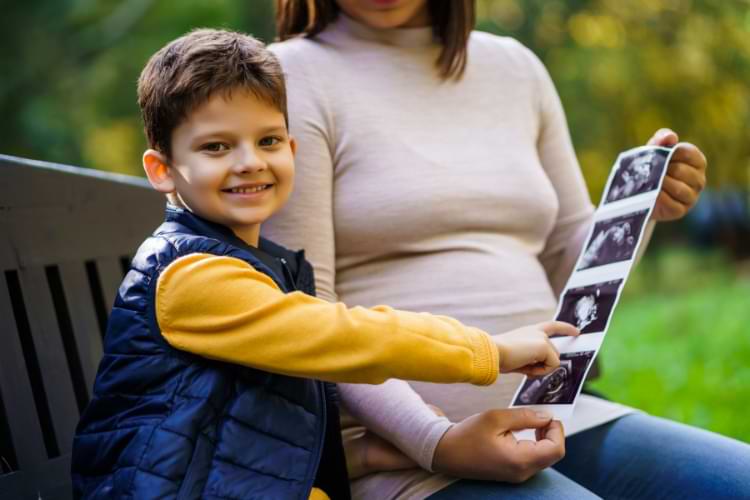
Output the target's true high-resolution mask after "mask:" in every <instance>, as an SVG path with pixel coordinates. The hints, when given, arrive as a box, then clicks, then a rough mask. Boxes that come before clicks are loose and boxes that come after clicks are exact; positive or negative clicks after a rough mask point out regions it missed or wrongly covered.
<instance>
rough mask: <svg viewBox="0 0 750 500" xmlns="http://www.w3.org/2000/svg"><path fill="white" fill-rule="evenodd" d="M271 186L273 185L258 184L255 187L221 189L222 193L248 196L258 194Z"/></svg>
mask: <svg viewBox="0 0 750 500" xmlns="http://www.w3.org/2000/svg"><path fill="white" fill-rule="evenodd" d="M271 186H273V184H258V185H255V186H238V187H232V188H226V189H222V191H223V192H225V193H232V194H250V193H259V192H261V191H265V190H266V189H268V188H270V187H271Z"/></svg>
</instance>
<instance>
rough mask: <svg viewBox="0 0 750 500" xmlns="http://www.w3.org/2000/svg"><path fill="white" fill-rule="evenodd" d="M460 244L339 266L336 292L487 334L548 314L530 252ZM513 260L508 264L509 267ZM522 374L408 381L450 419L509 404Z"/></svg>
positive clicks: (544, 288)
mask: <svg viewBox="0 0 750 500" xmlns="http://www.w3.org/2000/svg"><path fill="white" fill-rule="evenodd" d="M493 247H494V249H497V250H494V249H493V251H492V252H487V251H486V250H487V249H486V248H484V249H483V248H478V247H474V248H472V247H468V246H467V247H459V246H454V247H453V248H452V249H450V250H447V249H443V250H441V251H435V252H426V253H422V254H419V255H413V256H409V257H405V256H403V255H402V256H398V257H397V258H392V259H380V260H376V261H373V262H367V263H362V262H359V263H358V265H357V266H353V267H352V268H351V270H349V271H346V270H343V272H342V270H337V276H336V282H337V288H336V291H337V293H338V295H339V299H340V300H342V301H343V302H345V303H346V304H347V305H349V306H354V305H362V306H375V305H379V304H387V305H389V306H392V307H395V308H397V309H403V310H407V311H415V312H429V313H432V314H440V315H445V316H451V317H453V318H456V319H458V320H459V321H461V322H462V323H464V324H466V325H469V326H473V327H477V328H481V329H482V330H484V331H486V332H487V333H489V334H491V335H496V334H502V333H505V332H507V331H509V330H513V329H515V328H519V327H522V326H526V325H529V324H534V323H539V322H542V321H547V320H550V319H552V316H553V314H554V310H555V307H556V299H555V297H554V295H553V292H552V290H551V288H550V286H549V283H548V281H547V277H546V274H545V272H544V269H543V268H542V266H541V265H540V264H539V261H538V260H537V259H536V257H535V256H533V255H529V254H528V253H524V252H522V251H518V249H512V248H511V249H508V248H507V247H505V248H502V249H498V247H497V246H493ZM511 263H512V264H511ZM520 381H521V376H518V375H501V376H500V377H498V380H497V381H496V382H495V384H493V385H492V386H488V387H476V386H473V385H470V384H452V385H444V384H431V383H425V382H414V383H411V385H412V387H413V388H414V389H415V390H416V391H417V392H418V393H419V394H420V396H422V398H423V399H424V400H425V401H426V402H428V403H430V404H434V405H437V406H438V407H440V408H442V409H443V411H444V412H445V413H446V415H447V416H448V417H449V418H450V419H451V420H453V421H458V420H461V419H463V418H465V417H466V416H468V415H472V414H474V413H477V412H480V411H483V410H487V409H491V408H506V407H508V405H509V403H510V400H511V398H512V396H513V394H514V393H515V390H516V388H517V386H518V384H519V383H520Z"/></svg>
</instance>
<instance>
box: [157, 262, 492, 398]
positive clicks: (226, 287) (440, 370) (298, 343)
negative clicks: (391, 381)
mask: <svg viewBox="0 0 750 500" xmlns="http://www.w3.org/2000/svg"><path fill="white" fill-rule="evenodd" d="M156 316H157V321H158V323H159V327H160V328H161V332H162V335H163V336H164V338H165V339H166V340H167V342H169V343H170V344H171V345H172V346H173V347H175V348H177V349H181V350H184V351H188V352H192V353H195V354H198V355H200V356H205V357H207V358H212V359H218V360H222V361H226V362H229V363H235V364H241V365H246V366H251V367H254V368H258V369H262V370H266V371H270V372H275V373H282V374H285V375H292V376H298V377H310V378H316V379H321V380H328V381H333V382H356V383H370V384H377V383H381V382H383V381H385V380H387V379H388V378H401V379H407V380H423V381H430V382H444V383H450V382H470V383H473V384H478V385H488V384H491V383H492V382H494V380H495V379H496V378H497V374H498V367H499V359H498V349H497V347H496V345H495V344H494V343H493V340H492V339H491V337H490V336H489V335H488V334H486V333H484V332H483V331H481V330H478V329H476V328H470V327H466V326H464V325H462V324H461V323H459V322H458V321H455V320H453V319H451V318H446V317H442V316H434V315H430V314H425V313H410V312H404V311H398V310H394V309H391V308H389V307H387V306H377V307H373V308H369V309H366V308H362V307H354V308H347V307H346V306H345V305H343V304H341V303H330V302H326V301H323V300H320V299H317V298H315V297H311V296H309V295H306V294H303V293H301V292H293V293H284V292H282V291H281V290H280V289H279V288H278V287H277V286H276V284H275V283H274V282H273V281H272V280H271V279H270V278H269V277H268V276H266V275H265V274H262V273H260V272H259V271H257V270H255V269H254V268H253V267H252V266H250V265H249V264H247V263H245V262H243V261H241V260H239V259H235V258H231V257H217V256H214V255H208V254H191V255H188V256H185V257H181V258H179V259H177V260H176V261H174V262H172V263H171V264H170V265H169V266H168V267H167V268H166V269H165V270H164V271H163V272H162V273H161V275H160V277H159V281H158V284H157V290H156Z"/></svg>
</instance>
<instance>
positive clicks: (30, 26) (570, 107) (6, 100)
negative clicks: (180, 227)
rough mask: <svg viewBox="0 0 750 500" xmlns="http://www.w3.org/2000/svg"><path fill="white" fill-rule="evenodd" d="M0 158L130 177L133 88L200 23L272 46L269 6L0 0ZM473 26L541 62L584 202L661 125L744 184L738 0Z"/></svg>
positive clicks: (601, 8) (215, 0) (619, 4)
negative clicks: (519, 45)
mask: <svg viewBox="0 0 750 500" xmlns="http://www.w3.org/2000/svg"><path fill="white" fill-rule="evenodd" d="M2 9H3V13H4V15H3V16H2V18H1V19H0V33H1V34H0V36H1V37H2V40H0V41H1V42H2V43H0V112H2V116H3V118H4V119H3V120H2V122H0V152H3V153H8V154H16V155H20V156H27V157H32V158H38V159H44V160H52V161H59V162H64V163H73V164H80V165H86V166H92V167H96V168H102V169H107V170H115V171H120V172H127V173H133V174H139V173H140V167H139V164H140V160H139V156H140V151H141V150H142V149H143V147H144V145H145V143H144V141H143V138H142V134H141V131H140V119H139V116H138V109H137V106H136V105H135V81H136V79H137V77H138V74H139V72H140V69H141V68H142V66H143V64H144V63H145V62H146V60H147V58H148V57H149V55H150V54H151V53H152V52H153V51H154V50H156V49H157V48H158V47H160V46H162V45H163V44H164V43H166V42H167V41H169V40H171V39H173V38H175V37H177V36H179V35H180V34H182V33H184V32H186V31H188V30H190V29H192V28H195V27H201V26H220V27H226V28H231V29H237V30H242V31H247V32H250V33H253V34H255V35H256V36H258V37H259V38H261V39H263V40H265V41H270V40H272V38H273V7H272V1H271V0H253V1H248V0H208V1H206V0H203V1H199V0H183V1H182V2H179V3H177V2H170V1H166V0H162V1H157V0H124V1H115V0H64V1H61V0H35V1H34V2H3V6H2ZM478 9H479V12H478V13H479V29H482V30H486V31H492V32H495V33H499V34H506V35H509V36H513V37H515V38H518V39H519V40H521V41H522V42H523V43H524V44H526V45H528V46H529V47H531V49H532V50H534V52H536V53H537V54H538V55H539V56H540V57H541V58H542V60H544V62H545V63H546V64H547V66H548V68H549V70H550V73H551V74H552V77H553V79H554V80H555V82H556V84H557V86H558V89H559V91H560V94H561V97H562V100H563V103H564V104H565V107H566V110H567V114H568V121H569V122H570V126H571V131H572V134H573V140H574V143H575V145H576V149H577V151H578V156H579V159H580V160H581V164H582V166H583V169H584V172H585V174H586V178H587V181H588V183H589V187H590V189H591V194H592V197H593V198H594V200H597V199H598V198H599V196H600V193H601V189H602V187H603V185H604V182H605V180H606V175H607V174H608V172H609V168H610V166H611V163H612V161H613V160H614V158H615V156H616V154H617V153H618V152H619V151H622V150H623V149H626V148H629V147H632V146H635V145H638V144H641V143H643V142H644V141H645V140H646V139H648V138H649V137H650V135H651V133H652V132H654V131H655V130H656V129H657V128H659V127H663V126H669V127H672V128H674V129H675V130H677V131H678V132H679V133H680V135H681V137H682V138H683V139H684V140H688V141H691V142H694V143H696V144H699V145H700V146H701V147H702V148H703V149H704V151H705V152H706V154H707V155H708V157H709V161H710V181H711V183H712V184H713V185H717V186H720V185H727V184H734V185H737V186H741V187H745V188H747V187H749V186H750V178H749V177H750V176H749V171H750V140H748V138H747V137H746V134H747V132H746V128H747V124H748V123H749V122H750V87H749V86H748V85H747V82H749V81H750V0H630V1H628V2H623V1H621V0H478Z"/></svg>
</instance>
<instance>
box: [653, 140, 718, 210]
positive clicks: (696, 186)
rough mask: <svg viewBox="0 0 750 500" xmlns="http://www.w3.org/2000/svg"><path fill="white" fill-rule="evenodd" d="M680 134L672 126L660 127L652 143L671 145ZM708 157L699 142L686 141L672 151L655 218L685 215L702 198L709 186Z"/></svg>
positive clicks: (675, 142) (657, 202)
mask: <svg viewBox="0 0 750 500" xmlns="http://www.w3.org/2000/svg"><path fill="white" fill-rule="evenodd" d="M678 141H679V137H678V136H677V134H676V133H675V132H673V131H672V130H670V129H668V128H663V129H660V130H658V131H657V132H656V133H655V134H654V136H653V137H652V138H651V139H650V140H649V141H648V144H649V146H667V147H671V146H674V145H675V144H677V142H678ZM706 166H707V162H706V157H705V155H704V154H703V153H702V152H701V150H700V149H698V148H697V147H696V146H694V145H692V144H689V143H687V142H683V143H681V144H680V148H679V149H678V150H677V151H675V152H674V154H673V155H672V160H671V161H670V162H669V166H668V167H667V175H666V176H665V177H664V183H663V184H662V187H661V192H660V193H659V197H658V198H657V200H656V206H655V207H654V215H653V219H654V220H656V221H670V220H676V219H680V218H682V217H683V216H684V215H685V214H686V213H688V211H689V210H690V209H691V208H693V206H694V205H695V204H696V202H697V201H698V197H699V196H700V193H701V191H703V188H704V187H706Z"/></svg>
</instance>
